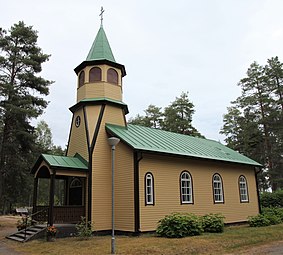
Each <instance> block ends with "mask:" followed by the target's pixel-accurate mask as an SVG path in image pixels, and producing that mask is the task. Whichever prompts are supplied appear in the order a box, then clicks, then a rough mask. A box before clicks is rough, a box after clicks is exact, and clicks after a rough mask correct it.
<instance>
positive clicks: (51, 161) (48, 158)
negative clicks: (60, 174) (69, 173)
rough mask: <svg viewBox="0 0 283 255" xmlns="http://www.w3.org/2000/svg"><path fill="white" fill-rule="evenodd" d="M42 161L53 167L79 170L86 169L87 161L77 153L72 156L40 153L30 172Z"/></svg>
mask: <svg viewBox="0 0 283 255" xmlns="http://www.w3.org/2000/svg"><path fill="white" fill-rule="evenodd" d="M43 161H45V162H46V163H47V164H48V165H49V166H50V167H51V168H53V167H55V168H64V169H68V170H79V171H87V170H88V162H87V161H86V160H85V159H84V158H83V157H82V156H80V155H79V154H78V153H77V154H76V155H75V156H74V157H67V156H55V155H49V154H41V155H40V156H39V158H38V159H37V161H36V162H35V164H34V166H33V168H32V170H31V173H32V174H34V173H35V172H36V171H37V169H38V167H39V166H40V164H41V162H43Z"/></svg>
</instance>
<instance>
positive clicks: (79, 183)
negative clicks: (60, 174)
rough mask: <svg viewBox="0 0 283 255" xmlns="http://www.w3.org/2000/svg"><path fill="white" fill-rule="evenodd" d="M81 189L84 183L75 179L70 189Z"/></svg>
mask: <svg viewBox="0 0 283 255" xmlns="http://www.w3.org/2000/svg"><path fill="white" fill-rule="evenodd" d="M80 187H82V182H81V181H80V180H79V179H78V178H75V179H73V180H72V182H71V184H70V188H80Z"/></svg>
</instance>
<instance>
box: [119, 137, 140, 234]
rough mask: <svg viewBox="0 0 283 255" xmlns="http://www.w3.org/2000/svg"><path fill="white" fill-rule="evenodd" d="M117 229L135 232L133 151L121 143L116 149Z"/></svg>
mask: <svg viewBox="0 0 283 255" xmlns="http://www.w3.org/2000/svg"><path fill="white" fill-rule="evenodd" d="M116 162H117V164H116V168H115V228H116V229H118V230H121V231H134V226H135V219H134V161H133V151H132V150H131V149H130V148H129V147H128V146H127V145H125V144H123V143H122V142H120V143H119V144H118V145H117V147H116Z"/></svg>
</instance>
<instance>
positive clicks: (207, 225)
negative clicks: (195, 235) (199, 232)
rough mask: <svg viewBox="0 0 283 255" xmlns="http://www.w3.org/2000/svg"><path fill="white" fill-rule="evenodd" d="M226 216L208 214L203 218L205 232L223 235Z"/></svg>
mask: <svg viewBox="0 0 283 255" xmlns="http://www.w3.org/2000/svg"><path fill="white" fill-rule="evenodd" d="M224 218H225V217H224V216H223V215H221V214H212V213H210V214H206V215H204V216H202V227H203V230H204V232H210V233H221V232H223V231H224Z"/></svg>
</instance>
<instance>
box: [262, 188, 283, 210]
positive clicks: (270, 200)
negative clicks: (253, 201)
mask: <svg viewBox="0 0 283 255" xmlns="http://www.w3.org/2000/svg"><path fill="white" fill-rule="evenodd" d="M260 204H261V206H262V207H283V190H277V191H275V192H263V193H261V194H260Z"/></svg>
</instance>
